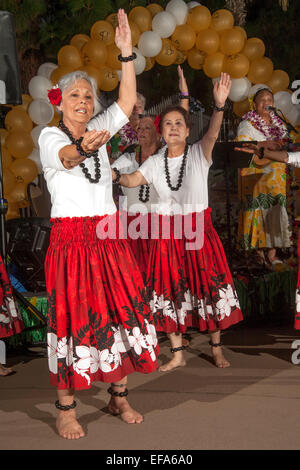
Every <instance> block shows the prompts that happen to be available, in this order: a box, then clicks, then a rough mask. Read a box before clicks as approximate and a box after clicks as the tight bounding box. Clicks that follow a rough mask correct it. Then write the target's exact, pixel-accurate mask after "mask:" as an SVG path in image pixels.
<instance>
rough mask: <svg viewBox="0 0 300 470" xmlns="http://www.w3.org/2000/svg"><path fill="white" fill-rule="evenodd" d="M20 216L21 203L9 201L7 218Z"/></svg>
mask: <svg viewBox="0 0 300 470" xmlns="http://www.w3.org/2000/svg"><path fill="white" fill-rule="evenodd" d="M18 218H20V211H19V205H18V204H14V203H12V202H10V203H8V211H7V212H6V214H5V219H6V220H10V219H18Z"/></svg>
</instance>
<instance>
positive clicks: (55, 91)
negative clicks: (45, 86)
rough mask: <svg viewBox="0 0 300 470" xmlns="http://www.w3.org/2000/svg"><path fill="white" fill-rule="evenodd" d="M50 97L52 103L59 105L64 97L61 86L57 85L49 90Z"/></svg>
mask: <svg viewBox="0 0 300 470" xmlns="http://www.w3.org/2000/svg"><path fill="white" fill-rule="evenodd" d="M48 98H49V101H50V103H51V104H54V105H56V106H59V105H60V103H61V98H62V96H61V91H60V88H58V86H55V87H53V88H51V90H48Z"/></svg>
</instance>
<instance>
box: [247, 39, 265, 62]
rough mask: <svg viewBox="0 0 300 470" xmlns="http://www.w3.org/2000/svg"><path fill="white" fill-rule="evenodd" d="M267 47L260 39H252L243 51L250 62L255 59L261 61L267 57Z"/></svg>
mask: <svg viewBox="0 0 300 470" xmlns="http://www.w3.org/2000/svg"><path fill="white" fill-rule="evenodd" d="M265 51H266V48H265V45H264V43H263V41H262V40H261V39H259V38H250V39H248V40H247V42H246V44H245V47H244V49H243V51H242V53H243V54H245V55H246V56H247V57H248V59H249V60H250V62H252V61H253V60H255V59H260V58H261V57H263V56H264V55H265Z"/></svg>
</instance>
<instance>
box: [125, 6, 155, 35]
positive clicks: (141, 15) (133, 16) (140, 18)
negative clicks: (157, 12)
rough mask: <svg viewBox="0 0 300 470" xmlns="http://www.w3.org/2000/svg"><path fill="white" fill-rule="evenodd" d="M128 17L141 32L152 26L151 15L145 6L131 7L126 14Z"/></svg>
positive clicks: (148, 29)
mask: <svg viewBox="0 0 300 470" xmlns="http://www.w3.org/2000/svg"><path fill="white" fill-rule="evenodd" d="M128 19H129V20H130V21H133V22H134V23H136V24H137V25H138V27H139V29H140V30H141V32H142V33H144V32H145V31H150V29H151V27H152V15H151V13H150V11H149V10H148V9H147V8H144V7H135V8H133V9H132V10H131V11H130V13H129V15H128Z"/></svg>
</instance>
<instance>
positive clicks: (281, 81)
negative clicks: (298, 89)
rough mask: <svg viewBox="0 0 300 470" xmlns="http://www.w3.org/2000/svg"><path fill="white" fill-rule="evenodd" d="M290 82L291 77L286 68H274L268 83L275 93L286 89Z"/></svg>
mask: <svg viewBox="0 0 300 470" xmlns="http://www.w3.org/2000/svg"><path fill="white" fill-rule="evenodd" d="M289 84H290V77H289V76H288V74H287V73H286V72H285V71H284V70H274V72H273V74H272V77H271V79H270V80H269V81H268V82H267V83H266V85H267V86H268V87H269V88H271V90H272V91H273V94H275V93H277V92H278V91H284V90H285V89H286V88H287V87H288V86H289Z"/></svg>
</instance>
